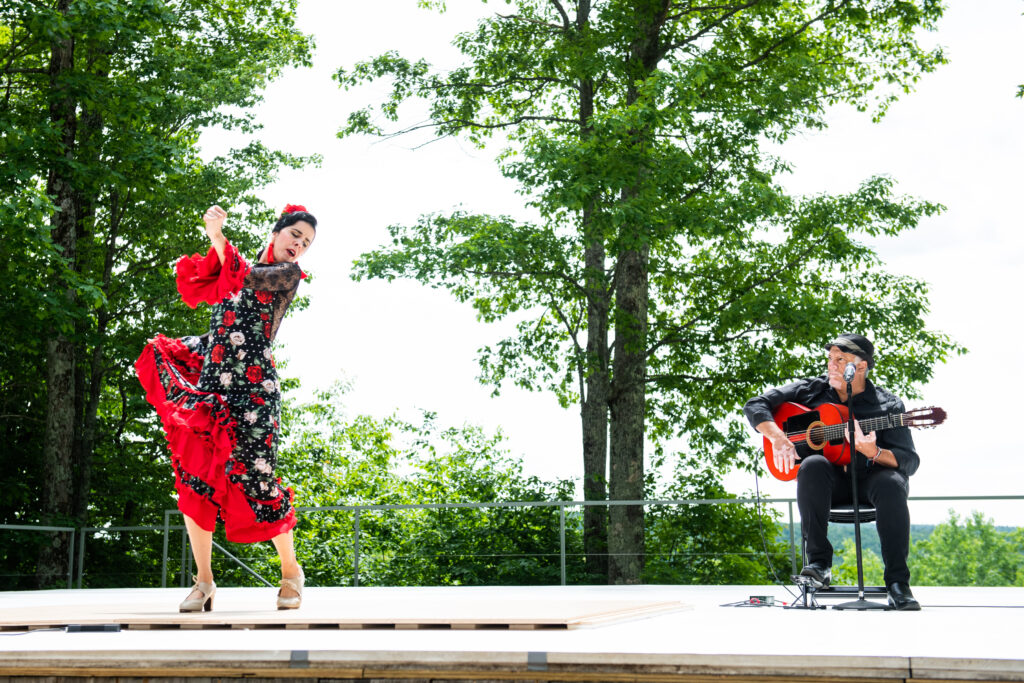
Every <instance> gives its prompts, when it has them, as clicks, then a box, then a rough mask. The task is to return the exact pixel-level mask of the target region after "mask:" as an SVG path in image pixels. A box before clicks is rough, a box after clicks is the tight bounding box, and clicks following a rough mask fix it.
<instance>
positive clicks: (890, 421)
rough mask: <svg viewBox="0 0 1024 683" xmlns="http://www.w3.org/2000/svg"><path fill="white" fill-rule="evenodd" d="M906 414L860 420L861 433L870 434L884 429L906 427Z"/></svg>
mask: <svg viewBox="0 0 1024 683" xmlns="http://www.w3.org/2000/svg"><path fill="white" fill-rule="evenodd" d="M906 416H907V414H906V413H895V414H893V415H879V416H878V417H869V418H868V419H866V420H858V422H860V428H861V431H863V432H864V433H865V434H867V433H868V432H880V431H882V430H883V429H892V428H894V427H904V426H906V425H905V424H904V419H905V418H906Z"/></svg>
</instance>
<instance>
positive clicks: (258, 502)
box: [182, 288, 291, 522]
mask: <svg viewBox="0 0 1024 683" xmlns="http://www.w3.org/2000/svg"><path fill="white" fill-rule="evenodd" d="M264 295H265V296H260V292H259V291H257V290H253V289H247V288H246V289H242V290H241V291H240V292H239V294H238V295H237V296H233V297H227V298H225V299H224V301H222V302H221V303H219V304H217V305H216V306H213V307H212V310H211V321H210V336H211V339H210V341H209V346H208V348H210V349H211V350H210V351H209V352H208V355H207V359H208V360H209V361H210V362H208V363H204V365H203V370H202V373H201V374H200V379H199V386H200V387H206V388H207V389H208V390H212V391H215V392H217V393H219V394H221V396H222V397H223V398H224V400H225V402H226V403H227V404H228V406H229V409H230V411H231V414H232V416H233V417H234V419H235V423H236V424H235V441H236V445H235V449H234V452H233V453H232V457H231V460H229V461H228V463H227V465H226V467H225V474H226V475H227V477H228V479H229V481H231V483H232V484H234V485H235V486H237V487H238V488H239V489H240V490H241V491H242V492H243V493H244V494H245V498H246V500H247V501H248V503H249V506H250V507H251V508H252V510H253V512H254V514H255V515H256V519H257V520H259V521H261V522H275V521H278V520H280V519H282V518H284V516H285V515H287V514H288V513H289V511H290V510H291V494H290V493H289V492H288V491H287V490H286V489H285V488H284V487H282V486H281V485H280V484H279V482H278V481H277V477H276V474H275V472H276V469H277V443H276V441H277V440H276V439H275V438H274V432H275V431H276V429H277V424H278V422H279V420H280V418H279V416H280V414H281V396H280V385H279V384H278V382H277V371H276V370H275V369H274V367H273V365H272V359H273V354H272V353H271V350H270V339H269V338H268V336H267V334H266V331H267V329H268V328H269V325H270V323H268V322H266V320H265V318H269V317H271V316H272V315H273V312H274V309H273V306H274V295H273V294H272V293H270V292H264ZM229 321H230V322H229ZM218 347H219V348H220V351H215V349H217V348H218ZM227 349H231V352H230V353H228V352H226V351H227ZM216 358H220V360H219V361H217V360H216ZM182 481H183V482H186V483H187V485H189V486H190V487H191V488H192V489H193V490H195V491H196V492H197V493H199V492H200V491H199V489H198V488H197V487H196V486H192V484H191V483H188V482H190V481H192V479H189V478H187V473H186V476H183V477H182ZM194 481H195V482H198V483H200V484H201V483H202V482H199V480H198V479H195V480H194Z"/></svg>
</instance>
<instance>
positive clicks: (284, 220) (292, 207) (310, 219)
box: [273, 204, 316, 232]
mask: <svg viewBox="0 0 1024 683" xmlns="http://www.w3.org/2000/svg"><path fill="white" fill-rule="evenodd" d="M299 221H306V222H307V223H309V224H310V225H311V226H313V230H314V231H316V217H314V216H313V214H311V213H310V212H308V211H306V207H304V206H301V205H299V204H289V205H288V206H286V207H284V211H282V212H281V217H280V218H278V219H277V223H275V224H274V230H273V231H274V232H281V231H282V230H283V229H285V228H287V227H288V226H289V225H295V224H296V223H298V222H299Z"/></svg>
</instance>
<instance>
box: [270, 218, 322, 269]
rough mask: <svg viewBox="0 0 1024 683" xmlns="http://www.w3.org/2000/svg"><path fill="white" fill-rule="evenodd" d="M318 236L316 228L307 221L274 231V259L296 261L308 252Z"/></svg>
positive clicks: (284, 261) (281, 261)
mask: <svg viewBox="0 0 1024 683" xmlns="http://www.w3.org/2000/svg"><path fill="white" fill-rule="evenodd" d="M314 237H316V229H315V228H313V226H312V225H310V224H309V223H307V222H306V221H298V222H296V223H293V224H292V225H289V226H288V227H286V228H281V229H280V230H279V231H277V232H275V233H274V261H276V262H277V263H286V262H287V263H294V262H295V261H298V260H299V257H300V256H302V255H303V254H304V253H306V250H307V249H309V245H311V244H312V243H313V238H314Z"/></svg>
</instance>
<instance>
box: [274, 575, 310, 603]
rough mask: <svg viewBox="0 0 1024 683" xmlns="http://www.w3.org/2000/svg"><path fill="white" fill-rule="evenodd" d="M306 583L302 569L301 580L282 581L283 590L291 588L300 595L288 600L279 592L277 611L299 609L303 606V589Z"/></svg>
mask: <svg viewBox="0 0 1024 683" xmlns="http://www.w3.org/2000/svg"><path fill="white" fill-rule="evenodd" d="M305 583H306V575H305V574H303V573H302V567H299V578H297V579H281V588H291V589H292V590H293V591H295V592H296V593H298V595H296V596H293V597H289V598H286V597H284V596H282V595H281V591H280V590H279V591H277V609H298V608H299V606H300V605H301V604H302V587H303V586H304V585H305Z"/></svg>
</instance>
